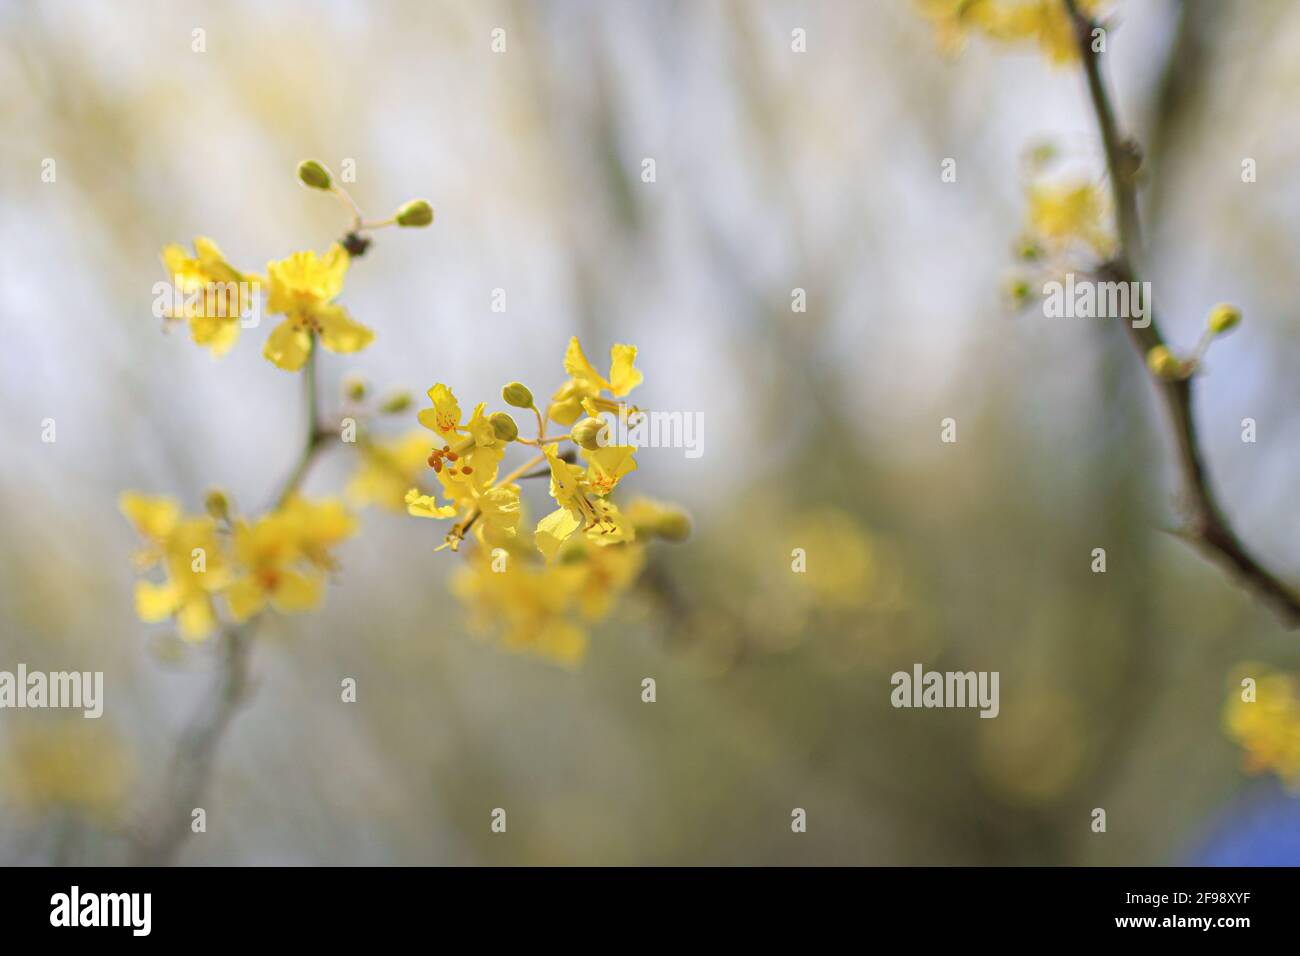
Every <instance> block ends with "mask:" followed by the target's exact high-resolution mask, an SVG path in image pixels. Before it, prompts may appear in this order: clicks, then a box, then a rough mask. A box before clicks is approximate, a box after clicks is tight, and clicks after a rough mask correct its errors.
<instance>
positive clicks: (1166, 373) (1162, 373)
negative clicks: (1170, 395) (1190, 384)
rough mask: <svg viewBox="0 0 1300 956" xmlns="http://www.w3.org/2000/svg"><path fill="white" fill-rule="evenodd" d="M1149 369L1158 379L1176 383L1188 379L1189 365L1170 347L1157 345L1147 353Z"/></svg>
mask: <svg viewBox="0 0 1300 956" xmlns="http://www.w3.org/2000/svg"><path fill="white" fill-rule="evenodd" d="M1147 368H1149V369H1150V370H1151V373H1152V374H1153V375H1155V376H1156V377H1157V378H1162V379H1165V380H1166V381H1171V382H1172V381H1176V380H1177V379H1180V378H1186V377H1187V365H1186V363H1184V362H1183V361H1182V360H1181V359H1179V358H1178V357H1177V356H1176V355H1174V353H1173V352H1171V351H1169V348H1168V346H1164V345H1157V346H1155V347H1154V348H1152V349H1151V351H1149V352H1147Z"/></svg>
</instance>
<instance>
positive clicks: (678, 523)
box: [624, 497, 691, 541]
mask: <svg viewBox="0 0 1300 956" xmlns="http://www.w3.org/2000/svg"><path fill="white" fill-rule="evenodd" d="M624 515H625V516H626V517H627V520H628V521H629V522H630V523H631V525H632V528H633V529H634V530H635V532H636V535H637V537H646V538H650V537H658V538H664V539H665V540H667V541H685V540H686V539H687V538H688V537H690V534H691V519H690V516H689V515H688V514H687V513H686V512H685V511H683V510H682V509H681V508H678V507H677V506H675V505H667V504H664V503H663V502H660V501H655V500H654V499H653V498H645V497H640V498H633V499H632V502H631V503H630V504H629V505H628V506H627V509H626V510H625V511H624Z"/></svg>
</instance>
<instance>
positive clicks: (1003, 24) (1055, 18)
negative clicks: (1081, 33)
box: [915, 0, 1110, 64]
mask: <svg viewBox="0 0 1300 956" xmlns="http://www.w3.org/2000/svg"><path fill="white" fill-rule="evenodd" d="M915 3H916V6H917V8H918V9H919V10H920V12H921V15H922V16H924V17H925V18H926V19H927V20H929V21H930V22H931V23H932V24H933V25H934V30H935V35H936V37H937V38H938V41H939V46H940V47H941V48H942V49H943V50H944V51H945V52H947V53H952V54H955V53H959V52H960V51H961V50H962V48H963V47H964V46H965V45H966V40H967V38H968V37H970V36H971V35H972V34H977V35H981V36H985V37H988V38H989V39H991V40H996V41H999V42H1003V43H1032V44H1035V45H1037V46H1038V48H1039V49H1041V50H1042V51H1043V53H1044V55H1046V56H1047V58H1048V59H1049V60H1050V61H1051V62H1053V63H1058V64H1059V63H1069V62H1071V61H1072V60H1074V59H1076V58H1077V57H1078V49H1077V48H1076V46H1075V39H1074V25H1073V24H1072V23H1071V22H1070V16H1069V13H1068V12H1067V10H1066V7H1065V4H1064V3H1063V2H1062V0H915ZM1076 6H1077V7H1078V10H1079V12H1080V13H1082V14H1084V15H1085V16H1089V17H1093V16H1096V15H1098V14H1099V13H1101V12H1102V11H1103V10H1104V9H1105V8H1106V7H1108V6H1110V3H1109V2H1108V0H1076Z"/></svg>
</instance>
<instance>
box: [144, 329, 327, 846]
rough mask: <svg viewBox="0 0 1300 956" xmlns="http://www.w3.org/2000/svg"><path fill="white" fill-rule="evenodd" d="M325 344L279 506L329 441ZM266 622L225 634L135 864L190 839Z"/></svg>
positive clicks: (244, 697) (306, 385) (306, 372)
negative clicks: (258, 631) (211, 680)
mask: <svg viewBox="0 0 1300 956" xmlns="http://www.w3.org/2000/svg"><path fill="white" fill-rule="evenodd" d="M318 347H319V343H318V342H317V341H316V340H315V338H314V337H313V340H312V348H311V353H310V354H309V355H308V357H307V364H306V365H305V366H304V367H303V371H302V376H303V393H304V395H303V398H304V402H305V404H306V410H305V418H306V429H305V436H304V439H303V445H302V454H301V455H299V457H298V460H297V462H295V464H294V466H293V470H292V471H291V472H290V473H289V476H288V477H287V478H286V479H285V481H284V483H283V484H282V485H281V487H280V491H279V493H278V494H277V495H276V498H275V507H277V508H278V507H280V506H282V505H283V504H284V503H285V502H286V501H288V500H289V498H290V497H292V495H293V494H294V492H296V491H297V490H298V486H299V485H300V484H302V480H303V478H304V477H306V474H307V471H308V469H309V468H310V467H311V463H312V462H313V461H314V460H315V458H316V455H317V453H318V452H319V451H320V449H321V448H322V447H323V446H324V443H325V441H326V439H327V438H328V437H329V433H328V432H322V431H321V430H320V427H319V423H320V413H319V396H318V394H317V376H316V353H317V351H318ZM259 619H260V618H254V619H253V620H251V621H248V622H246V623H245V624H242V625H230V626H228V627H226V628H225V629H223V631H222V634H221V645H222V648H221V649H222V659H221V666H220V670H219V673H218V677H217V683H216V686H215V687H214V688H213V689H212V691H211V692H210V695H209V697H208V699H207V700H206V701H205V702H204V705H203V706H202V707H201V709H200V710H199V711H198V712H197V713H196V714H195V715H194V716H193V717H192V718H191V720H190V723H189V724H188V725H187V726H186V729H185V731H184V732H183V733H182V735H181V738H180V741H179V742H178V743H177V746H176V753H175V755H174V757H173V758H172V772H171V774H170V776H169V777H168V780H169V790H168V793H167V794H166V802H165V803H164V805H163V809H162V811H161V813H160V815H159V816H160V817H161V820H162V822H161V824H160V825H159V826H158V827H157V829H156V830H155V831H154V833H153V835H152V837H151V838H142V839H140V840H138V841H137V842H136V845H135V847H134V857H135V862H136V863H139V864H146V865H152V866H158V865H163V864H167V863H171V862H172V861H173V860H174V859H175V857H176V854H177V853H179V852H180V849H181V847H182V846H183V845H184V843H185V841H186V840H187V839H188V838H189V835H190V833H191V832H192V830H191V825H192V814H193V812H194V810H195V809H197V808H198V806H199V804H200V803H201V801H202V799H203V795H204V794H205V793H206V792H207V789H208V784H209V782H210V781H211V778H212V772H213V767H214V766H215V763H216V755H217V748H218V746H219V744H220V743H221V739H222V737H224V736H225V733H226V730H227V728H228V727H229V726H230V723H231V721H232V720H233V719H234V717H235V715H236V714H237V713H238V712H239V710H240V709H241V708H242V707H243V706H244V704H245V703H246V702H247V701H248V699H249V696H250V690H251V684H250V670H249V657H250V655H251V652H252V638H253V631H254V630H255V628H256V625H257V622H258V620H259Z"/></svg>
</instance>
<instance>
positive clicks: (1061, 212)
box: [1029, 180, 1115, 259]
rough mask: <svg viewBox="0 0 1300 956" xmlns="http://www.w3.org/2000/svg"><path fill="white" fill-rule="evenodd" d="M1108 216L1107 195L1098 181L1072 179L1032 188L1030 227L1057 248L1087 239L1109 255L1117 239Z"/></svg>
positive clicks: (1086, 240)
mask: <svg viewBox="0 0 1300 956" xmlns="http://www.w3.org/2000/svg"><path fill="white" fill-rule="evenodd" d="M1107 215H1108V205H1107V202H1106V197H1105V194H1104V193H1103V192H1102V190H1101V188H1100V187H1098V186H1097V184H1096V183H1092V182H1087V181H1079V180H1071V181H1068V182H1061V183H1035V184H1033V185H1032V186H1030V187H1029V228H1030V230H1031V231H1032V232H1033V234H1034V235H1035V236H1036V237H1037V238H1038V239H1040V240H1042V242H1043V244H1044V245H1046V246H1048V247H1050V248H1052V249H1054V250H1057V251H1059V250H1061V249H1064V248H1067V247H1068V246H1070V245H1071V244H1072V243H1074V242H1084V243H1086V244H1087V245H1088V246H1089V247H1091V248H1092V250H1093V251H1094V252H1096V253H1097V255H1098V256H1100V257H1101V258H1103V259H1106V258H1109V257H1110V256H1111V255H1112V254H1113V253H1114V251H1115V240H1114V238H1113V237H1112V236H1111V234H1110V233H1109V232H1108V231H1107V230H1106V228H1105V226H1104V225H1103V223H1104V222H1105V219H1106V216H1107Z"/></svg>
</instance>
